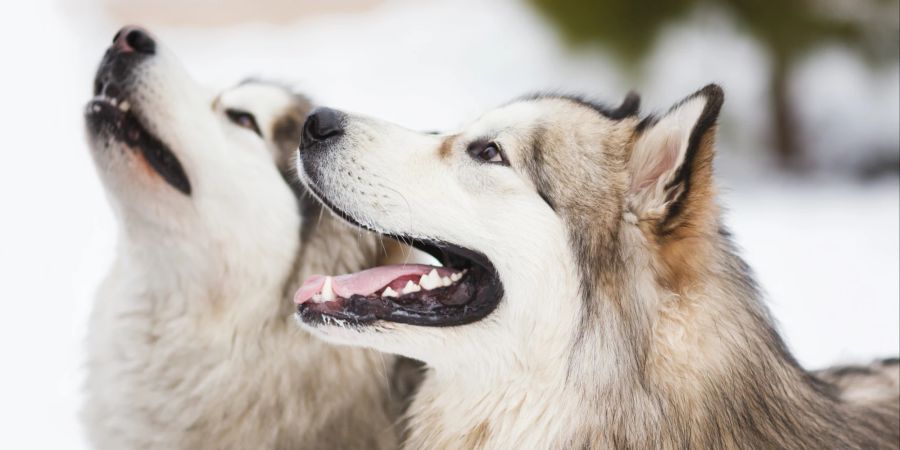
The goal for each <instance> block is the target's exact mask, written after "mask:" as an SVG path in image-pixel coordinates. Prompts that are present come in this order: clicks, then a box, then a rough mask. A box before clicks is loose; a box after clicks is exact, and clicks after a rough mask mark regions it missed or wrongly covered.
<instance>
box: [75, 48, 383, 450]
mask: <svg viewBox="0 0 900 450" xmlns="http://www.w3.org/2000/svg"><path fill="white" fill-rule="evenodd" d="M157 49H158V51H157V55H155V56H153V57H152V58H151V59H149V60H147V61H146V62H144V63H143V64H142V65H141V66H140V68H139V72H138V74H137V75H136V76H135V80H136V82H135V83H133V85H132V86H131V92H130V94H129V97H130V98H129V100H130V105H131V110H132V111H134V112H135V114H137V115H138V117H139V118H140V120H141V121H142V123H143V124H144V125H145V126H146V127H147V128H148V129H149V130H151V131H152V132H153V133H154V134H155V135H157V136H158V137H159V138H160V139H161V140H162V141H163V142H166V143H167V144H168V145H169V146H170V147H171V149H172V151H173V152H174V153H175V154H176V155H177V157H178V158H179V160H180V161H181V163H182V165H183V166H184V169H185V171H186V173H187V175H188V177H189V179H190V181H191V185H192V194H191V196H190V197H188V196H186V195H183V194H182V193H181V192H178V191H176V190H175V189H173V188H172V187H171V186H169V185H168V184H166V183H165V182H164V181H163V180H162V179H161V178H160V177H159V176H158V175H156V174H155V173H154V172H153V171H152V170H149V168H147V167H146V163H144V162H143V161H142V160H141V159H140V158H139V157H138V156H136V153H135V152H134V151H132V150H131V149H129V148H127V147H126V146H124V145H123V144H120V143H118V142H117V141H108V140H106V139H104V138H102V137H98V138H95V139H94V141H93V142H92V144H93V145H92V146H93V150H94V157H95V160H96V162H97V166H98V172H99V174H100V175H101V178H102V179H103V181H104V184H105V186H106V188H107V191H108V195H109V200H110V204H111V206H112V207H113V209H114V210H115V211H116V213H117V217H118V219H119V221H120V224H121V227H120V236H119V243H118V249H117V255H116V260H115V263H114V265H113V267H112V269H111V271H110V273H109V275H108V276H107V277H106V280H105V281H104V282H103V284H102V286H101V288H100V290H99V292H98V296H97V300H96V304H95V306H94V309H93V313H92V316H91V319H90V328H89V336H88V342H87V347H88V360H87V366H88V377H87V385H86V388H87V399H86V404H85V407H84V411H83V418H84V421H85V424H86V427H87V431H88V434H89V436H90V439H91V441H92V443H93V444H94V445H95V446H96V447H97V448H102V449H179V448H181V449H251V448H253V449H256V448H260V449H262V448H309V449H320V448H321V449H327V448H338V447H340V448H366V449H368V448H391V447H393V446H394V442H395V438H394V435H393V430H392V429H391V422H390V419H389V418H388V417H387V416H386V414H385V413H384V411H383V409H382V406H383V405H382V403H383V402H385V398H383V396H384V394H385V388H386V385H387V381H386V378H385V372H386V367H388V364H389V361H390V360H387V361H385V360H384V359H383V358H382V357H381V356H379V355H376V354H374V353H372V352H368V351H361V350H358V349H338V348H336V347H333V346H330V345H328V344H325V343H323V342H321V341H319V340H316V339H312V338H311V337H310V336H308V335H307V334H305V333H303V332H302V331H300V330H297V328H296V327H295V326H294V325H293V321H292V319H291V312H292V308H293V306H292V303H291V300H290V294H292V290H291V288H292V287H291V285H290V283H292V282H293V281H292V280H294V279H295V278H296V277H298V276H299V277H301V278H302V277H305V276H308V275H311V274H312V273H314V272H320V273H327V272H329V271H332V270H359V269H361V268H363V266H364V265H365V264H371V263H373V262H374V261H371V260H367V258H369V259H371V258H370V257H369V256H367V255H373V254H374V253H372V252H369V253H365V252H363V251H362V250H354V249H355V248H357V247H356V246H357V244H358V242H357V241H356V237H357V236H356V232H355V231H353V232H351V233H346V232H345V233H344V235H341V234H339V233H338V232H337V231H335V230H336V228H334V227H332V226H330V225H328V224H327V223H325V224H323V226H322V227H321V228H319V229H317V231H316V235H315V236H313V237H312V238H311V241H310V242H309V243H308V246H307V248H303V249H301V248H300V233H299V231H300V226H301V223H300V217H299V214H298V210H297V206H296V199H295V198H294V196H293V194H292V192H291V190H290V189H289V188H288V186H287V184H286V183H285V182H284V181H283V179H282V177H281V175H280V174H279V172H278V171H277V169H276V167H275V164H274V160H273V158H272V155H273V152H275V151H276V150H277V149H274V148H272V146H273V144H272V143H271V142H268V145H267V142H265V141H263V140H262V139H260V137H259V136H257V135H255V134H254V133H253V132H251V131H249V130H246V129H243V128H240V127H237V126H235V125H234V124H232V123H230V122H229V121H228V119H227V118H226V117H225V115H224V114H223V113H222V112H223V110H224V109H225V108H227V107H229V106H235V105H236V106H239V107H241V108H242V109H247V110H250V111H252V112H254V113H256V114H257V115H258V120H259V121H260V122H261V123H260V125H263V121H265V122H266V123H268V122H269V121H271V120H272V118H273V117H274V116H275V115H277V114H278V112H279V111H281V108H283V107H284V106H285V105H286V102H287V100H286V99H279V97H278V95H277V94H276V93H274V92H273V91H271V90H270V91H265V88H262V87H258V88H250V87H248V86H241V87H238V88H236V89H235V90H232V91H227V92H225V93H224V94H222V95H220V96H219V97H218V101H215V97H214V95H213V93H211V92H208V91H206V90H204V89H202V88H201V87H199V86H197V85H196V84H195V83H194V82H193V81H192V80H191V79H190V78H189V77H188V76H187V75H186V74H185V73H184V72H183V70H182V69H181V68H180V66H179V64H177V62H176V61H175V60H174V58H173V57H172V56H171V55H170V54H169V53H168V52H167V51H166V50H165V49H164V48H162V47H161V46H158V47H157ZM269 89H271V88H269ZM248 90H250V91H252V92H248ZM263 94H265V95H263ZM285 95H286V94H285ZM319 230H321V231H319ZM332 238H333V239H332ZM324 242H327V244H325V243H324ZM345 248H346V249H348V250H343V249H345ZM334 249H342V250H341V251H340V252H336V251H335V250H334ZM301 251H304V259H303V260H302V261H301V264H300V266H299V267H295V264H294V263H295V259H296V257H297V255H298V253H299V252H301ZM298 272H299V273H298Z"/></svg>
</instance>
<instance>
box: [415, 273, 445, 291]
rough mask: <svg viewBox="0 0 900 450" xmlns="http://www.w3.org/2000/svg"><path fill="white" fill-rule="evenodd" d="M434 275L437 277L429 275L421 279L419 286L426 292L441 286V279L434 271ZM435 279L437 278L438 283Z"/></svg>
mask: <svg viewBox="0 0 900 450" xmlns="http://www.w3.org/2000/svg"><path fill="white" fill-rule="evenodd" d="M432 273H434V274H435V276H431V274H430V273H429V274H428V275H422V278H419V285H420V286H422V287H423V288H425V289H426V290H431V289H434V288H436V287H438V286H440V285H441V284H440V278H439V277H437V272H434V271H432ZM435 278H437V280H438V281H435Z"/></svg>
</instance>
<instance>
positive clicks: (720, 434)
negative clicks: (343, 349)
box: [295, 85, 900, 449]
mask: <svg viewBox="0 0 900 450" xmlns="http://www.w3.org/2000/svg"><path fill="white" fill-rule="evenodd" d="M722 103H723V93H722V90H721V89H720V88H719V87H718V86H715V85H710V86H707V87H705V88H703V89H702V90H700V91H698V92H696V93H695V94H693V95H691V96H689V97H687V98H685V99H684V100H683V101H681V102H680V103H678V104H676V105H674V106H673V107H672V108H671V109H669V110H668V111H667V112H666V113H664V114H662V115H657V116H648V117H643V118H642V117H639V113H638V104H639V99H638V97H637V96H636V95H629V96H628V97H627V98H626V99H625V101H624V102H623V103H622V104H621V105H620V106H618V107H607V106H604V105H600V104H596V103H593V102H590V101H587V100H584V99H582V98H579V97H572V96H560V95H539V96H533V97H528V98H524V99H520V100H517V101H514V102H512V103H509V104H507V105H505V106H502V107H500V108H497V109H495V110H493V111H490V112H488V113H487V114H485V115H483V116H482V117H480V118H479V119H477V120H475V121H474V122H473V123H471V124H469V125H468V126H466V127H464V128H463V129H462V130H461V131H459V132H458V133H455V134H449V135H441V136H435V135H428V134H422V133H416V132H413V131H410V130H407V129H404V128H401V127H399V126H396V125H392V124H389V123H385V122H383V121H379V120H376V119H373V118H368V117H363V116H358V115H351V114H346V113H342V112H340V111H336V110H332V109H320V110H318V111H317V112H315V113H313V114H312V115H311V116H310V117H309V119H308V120H307V122H306V125H305V128H304V136H303V143H302V145H301V149H300V153H299V160H298V163H297V168H298V173H299V176H300V178H301V180H302V181H303V182H304V184H305V185H306V186H307V187H308V188H309V189H310V190H311V191H313V192H314V193H315V194H316V195H317V196H318V197H319V198H320V199H321V200H322V202H323V203H324V204H326V205H327V206H328V207H330V208H331V209H332V210H333V211H334V212H335V213H336V214H337V215H339V216H340V217H342V218H344V219H346V220H347V221H349V222H351V223H353V224H356V225H357V226H360V227H362V228H366V229H370V230H374V231H377V232H379V233H383V234H384V235H389V236H394V237H398V238H402V239H405V240H407V241H409V242H412V243H413V244H414V245H415V246H417V247H419V248H421V249H423V250H426V251H429V252H431V253H432V254H433V255H435V256H436V257H437V258H438V259H439V260H440V261H441V262H442V263H443V264H442V266H440V267H428V266H388V267H380V268H376V269H371V270H367V271H365V272H360V273H356V274H350V275H342V276H335V277H318V278H314V279H311V280H310V281H308V282H307V284H306V285H305V286H304V288H303V289H301V290H300V291H299V292H298V295H297V297H296V299H295V300H296V302H297V303H298V304H299V309H298V317H299V319H300V321H301V322H302V325H303V327H304V328H306V329H308V330H310V331H311V332H312V333H314V334H316V335H318V336H320V337H322V338H324V339H326V340H328V341H331V342H338V343H345V344H352V345H357V346H363V347H369V348H375V349H379V350H382V351H385V352H392V353H396V354H400V355H406V356H409V357H412V358H416V359H420V360H422V361H425V362H426V363H427V365H428V366H429V370H428V373H427V374H426V379H425V381H424V383H423V385H422V387H421V389H420V390H419V392H418V393H417V395H416V397H415V399H414V400H413V404H412V406H411V409H410V418H409V419H410V429H409V436H408V439H407V441H406V443H405V445H406V447H407V448H410V449H456V448H460V449H463V448H464V449H472V448H478V449H584V448H595V449H602V448H623V449H625V448H627V449H685V448H693V449H711V448H716V449H718V448H733V449H746V448H760V449H761V448H789V449H824V448H841V449H849V448H855V449H863V448H865V449H874V448H897V447H898V445H900V422H898V420H900V416H898V410H900V388H898V375H900V365H898V361H897V360H896V359H893V360H886V361H881V362H877V363H874V364H872V365H871V366H868V367H855V368H842V369H836V370H831V371H827V372H825V373H820V374H814V373H810V372H808V371H806V370H804V369H803V368H801V367H800V366H799V365H798V363H797V362H796V360H795V359H794V358H793V356H791V354H790V353H789V351H788V350H787V348H786V347H785V344H784V342H783V341H782V339H781V338H780V337H779V335H778V333H777V332H776V330H775V328H774V326H773V322H772V319H771V317H770V315H769V312H768V311H767V309H766V307H765V306H764V305H763V303H762V301H761V296H760V293H759V290H758V288H757V286H756V283H755V282H754V280H753V277H752V274H751V272H750V269H749V268H748V267H747V265H746V264H745V263H744V261H743V260H741V258H740V257H739V256H738V254H737V251H736V250H735V247H734V245H733V244H732V242H731V239H730V237H729V233H728V231H727V229H726V228H725V227H724V225H723V223H722V220H721V214H720V210H719V207H718V204H717V200H716V194H715V183H714V177H713V158H714V154H715V145H714V140H715V130H716V122H717V118H718V115H719V111H720V108H721V106H722Z"/></svg>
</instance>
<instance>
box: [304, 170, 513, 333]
mask: <svg viewBox="0 0 900 450" xmlns="http://www.w3.org/2000/svg"><path fill="white" fill-rule="evenodd" d="M302 178H303V179H304V183H305V184H306V185H307V187H308V189H309V190H310V191H311V192H312V193H313V194H314V195H315V196H317V197H318V198H319V199H320V201H321V202H322V203H323V204H325V205H326V206H327V207H328V208H329V209H330V210H331V211H332V212H333V213H334V214H336V215H337V216H339V217H341V218H342V219H344V220H345V221H347V222H348V223H350V224H351V225H352V226H355V227H359V228H362V229H366V230H369V231H373V232H376V233H378V231H377V230H372V229H371V228H370V227H366V226H363V225H361V224H360V223H359V222H358V221H357V220H355V219H354V218H353V217H352V216H351V215H350V214H348V213H346V212H344V211H343V210H341V209H339V208H336V207H335V206H334V205H333V204H332V203H331V202H330V201H329V199H328V197H327V196H326V195H323V193H322V192H321V190H320V189H319V188H318V187H317V186H316V185H315V183H314V182H311V181H310V180H309V179H308V176H303V177H302ZM381 234H382V235H383V236H385V237H388V238H391V239H395V240H398V241H400V242H404V243H408V244H410V245H412V246H413V247H416V248H417V249H419V250H422V251H424V252H425V253H428V254H430V255H431V256H433V257H434V258H436V259H437V260H438V261H439V262H440V263H441V265H440V266H426V265H399V266H383V267H375V268H371V269H367V270H364V271H361V272H358V273H354V274H347V275H339V276H333V277H332V276H329V277H324V276H318V277H313V278H312V279H310V280H309V281H307V282H306V283H305V284H304V286H303V287H301V289H300V291H298V293H297V296H296V297H295V302H296V303H298V307H297V316H298V318H299V320H300V321H302V322H303V323H304V324H305V325H307V326H308V327H320V326H328V325H339V326H351V327H365V326H370V325H373V324H375V323H377V322H379V321H384V322H395V323H401V324H409V325H418V326H431V327H443V326H457V325H465V324H469V323H473V322H477V321H479V320H482V319H484V318H485V317H488V316H489V315H490V314H491V312H493V311H494V309H496V307H497V305H498V304H499V303H500V300H501V299H502V298H503V284H502V283H501V281H500V277H499V275H498V273H497V270H496V268H495V267H494V264H493V263H491V261H490V260H489V259H488V258H487V257H486V256H485V255H484V254H483V253H481V252H479V251H477V250H473V249H469V248H465V247H462V246H459V245H455V244H453V243H450V242H446V241H443V240H439V239H432V240H425V239H417V238H412V237H409V236H405V235H395V234H383V233H381Z"/></svg>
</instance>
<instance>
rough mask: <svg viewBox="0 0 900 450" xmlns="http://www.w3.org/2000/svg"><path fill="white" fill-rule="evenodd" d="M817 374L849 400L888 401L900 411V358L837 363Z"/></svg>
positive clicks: (876, 402)
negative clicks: (850, 363) (846, 363)
mask: <svg viewBox="0 0 900 450" xmlns="http://www.w3.org/2000/svg"><path fill="white" fill-rule="evenodd" d="M815 375H816V376H817V377H818V378H819V379H821V380H822V381H825V382H826V383H829V384H831V385H832V386H834V387H835V389H836V390H837V394H838V395H839V396H840V398H841V399H843V400H844V401H846V402H849V403H858V404H862V405H884V406H885V407H887V408H890V409H893V410H894V411H896V413H897V414H898V415H900V358H888V359H882V360H879V361H875V362H873V363H871V364H868V365H847V366H835V367H830V368H828V369H824V370H821V371H819V372H816V373H815Z"/></svg>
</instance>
